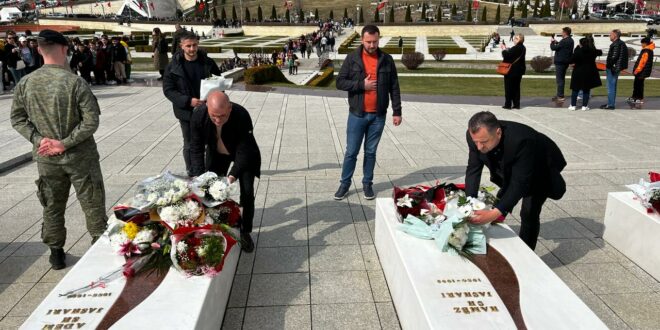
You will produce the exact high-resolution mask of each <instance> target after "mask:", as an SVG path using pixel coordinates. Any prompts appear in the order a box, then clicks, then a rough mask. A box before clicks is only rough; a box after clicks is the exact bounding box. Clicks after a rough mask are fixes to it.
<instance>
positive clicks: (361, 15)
mask: <svg viewBox="0 0 660 330" xmlns="http://www.w3.org/2000/svg"><path fill="white" fill-rule="evenodd" d="M360 23H362V24H363V25H364V10H363V9H362V8H360Z"/></svg>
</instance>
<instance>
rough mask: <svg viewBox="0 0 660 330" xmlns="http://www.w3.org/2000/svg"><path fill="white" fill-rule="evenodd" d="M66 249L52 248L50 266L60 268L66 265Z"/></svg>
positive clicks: (49, 259)
mask: <svg viewBox="0 0 660 330" xmlns="http://www.w3.org/2000/svg"><path fill="white" fill-rule="evenodd" d="M64 257H65V255H64V249H62V248H50V258H48V261H50V266H51V268H52V269H55V270H58V269H62V268H64V267H66V264H65V263H64Z"/></svg>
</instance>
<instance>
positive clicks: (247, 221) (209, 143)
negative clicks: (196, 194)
mask: <svg viewBox="0 0 660 330" xmlns="http://www.w3.org/2000/svg"><path fill="white" fill-rule="evenodd" d="M190 128H191V136H190V165H191V175H192V176H198V175H200V174H202V173H204V172H206V171H211V172H215V173H216V174H218V175H220V176H225V175H226V176H228V178H229V181H231V182H234V181H236V180H238V183H239V187H240V188H241V200H240V203H241V206H242V207H243V214H242V220H241V223H240V225H241V241H242V242H241V248H242V249H243V251H245V252H252V251H253V250H254V242H253V241H252V237H251V236H250V233H251V232H252V218H253V217H254V178H255V177H259V175H260V174H261V173H260V171H261V153H260V152H259V146H257V141H256V140H255V139H254V135H253V134H252V129H253V127H252V118H250V114H249V113H248V112H247V110H245V108H243V107H242V106H240V105H238V104H236V103H232V102H230V101H229V97H228V96H227V94H225V93H223V92H221V91H212V92H211V93H209V95H208V97H207V99H206V104H205V105H202V106H200V107H197V108H195V110H194V111H193V114H192V117H191V119H190ZM232 162H233V163H234V164H233V166H231V170H230V169H229V167H230V165H231V163H232Z"/></svg>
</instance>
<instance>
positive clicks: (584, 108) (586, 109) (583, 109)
mask: <svg viewBox="0 0 660 330" xmlns="http://www.w3.org/2000/svg"><path fill="white" fill-rule="evenodd" d="M589 110H591V108H589V107H582V111H589Z"/></svg>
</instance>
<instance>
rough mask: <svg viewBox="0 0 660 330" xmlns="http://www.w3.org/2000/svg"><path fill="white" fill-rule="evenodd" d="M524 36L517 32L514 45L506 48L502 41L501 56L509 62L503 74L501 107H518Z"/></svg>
mask: <svg viewBox="0 0 660 330" xmlns="http://www.w3.org/2000/svg"><path fill="white" fill-rule="evenodd" d="M524 42H525V36H523V35H522V34H518V35H516V36H515V37H514V38H513V44H514V46H513V47H511V48H506V44H505V43H504V42H502V45H501V46H500V47H502V58H503V62H504V63H511V69H510V70H509V73H508V74H506V75H504V106H503V107H502V108H503V109H507V110H510V109H520V83H521V82H522V76H523V75H524V74H525V71H526V67H525V53H526V52H527V50H526V49H525V46H524V45H523V43H524Z"/></svg>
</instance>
